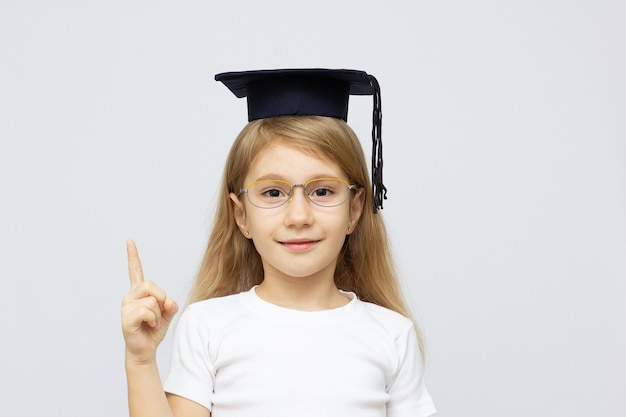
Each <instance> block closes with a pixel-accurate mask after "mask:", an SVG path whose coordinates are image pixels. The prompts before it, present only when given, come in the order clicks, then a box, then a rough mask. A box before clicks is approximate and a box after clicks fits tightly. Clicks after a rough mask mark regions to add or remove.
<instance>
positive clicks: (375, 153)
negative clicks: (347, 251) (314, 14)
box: [215, 69, 387, 212]
mask: <svg viewBox="0 0 626 417" xmlns="http://www.w3.org/2000/svg"><path fill="white" fill-rule="evenodd" d="M215 80H216V81H221V82H222V83H224V85H226V87H228V88H229V89H230V91H232V92H233V94H235V96H237V97H239V98H242V97H247V98H248V121H252V120H256V119H264V118H267V117H274V116H285V115H298V116H328V117H335V118H338V119H343V120H344V121H347V119H348V99H349V97H350V95H373V96H374V111H373V127H372V141H373V150H372V192H373V200H374V212H376V211H377V210H378V209H382V208H383V204H382V200H383V199H386V198H387V196H386V194H387V189H386V188H385V186H384V185H383V183H382V168H383V159H382V141H381V127H382V113H381V101H380V87H379V85H378V82H377V81H376V78H374V77H373V76H371V75H369V74H367V73H366V72H363V71H356V70H346V69H280V70H259V71H243V72H225V73H221V74H217V75H216V76H215Z"/></svg>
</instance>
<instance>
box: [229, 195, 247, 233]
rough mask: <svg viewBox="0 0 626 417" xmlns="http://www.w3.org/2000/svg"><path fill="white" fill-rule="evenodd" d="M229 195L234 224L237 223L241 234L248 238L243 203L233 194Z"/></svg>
mask: <svg viewBox="0 0 626 417" xmlns="http://www.w3.org/2000/svg"><path fill="white" fill-rule="evenodd" d="M229 195H230V199H231V201H232V204H233V213H234V215H235V222H236V223H237V226H239V230H240V231H241V233H242V234H243V235H244V236H245V237H246V238H247V237H249V232H248V228H247V226H246V209H245V207H244V206H243V201H241V200H240V199H239V197H238V196H237V195H236V194H235V193H230V194H229ZM246 233H247V234H246Z"/></svg>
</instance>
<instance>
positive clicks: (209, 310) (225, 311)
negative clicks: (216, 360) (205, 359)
mask: <svg viewBox="0 0 626 417" xmlns="http://www.w3.org/2000/svg"><path fill="white" fill-rule="evenodd" d="M245 294H246V293H240V294H233V295H227V296H224V297H216V298H209V299H207V300H202V301H197V302H195V303H192V304H190V305H188V306H187V307H186V308H185V310H184V311H183V313H182V314H181V316H180V318H179V319H178V323H177V325H176V329H177V331H178V332H193V333H203V334H206V333H215V332H216V331H217V332H219V331H220V329H223V328H224V327H226V326H228V325H229V324H230V323H232V322H234V321H236V320H238V319H239V318H241V316H243V315H245V314H247V312H248V309H247V308H246V307H245V304H244V301H243V300H244V297H245Z"/></svg>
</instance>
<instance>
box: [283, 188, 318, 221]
mask: <svg viewBox="0 0 626 417" xmlns="http://www.w3.org/2000/svg"><path fill="white" fill-rule="evenodd" d="M311 204H312V203H311V200H309V197H308V196H307V195H306V192H305V190H304V185H303V184H294V185H293V188H292V191H291V196H290V197H289V201H287V204H286V206H287V207H286V209H287V210H286V214H285V225H286V226H292V227H302V226H308V225H311V224H312V223H313V215H312V212H311Z"/></svg>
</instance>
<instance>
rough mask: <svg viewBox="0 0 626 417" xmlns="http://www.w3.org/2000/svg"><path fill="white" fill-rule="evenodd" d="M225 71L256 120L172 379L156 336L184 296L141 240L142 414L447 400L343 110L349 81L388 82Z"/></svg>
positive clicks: (234, 152) (330, 409)
mask: <svg viewBox="0 0 626 417" xmlns="http://www.w3.org/2000/svg"><path fill="white" fill-rule="evenodd" d="M216 78H217V79H219V80H221V81H223V82H224V83H225V84H226V85H227V86H228V87H229V88H230V89H231V90H232V91H233V92H234V93H235V94H236V95H238V96H247V97H248V109H249V119H250V120H251V121H250V123H249V124H248V125H247V126H246V127H245V128H244V129H243V131H242V132H241V133H240V134H239V136H238V137H237V139H236V141H235V143H234V144H233V146H232V148H231V151H230V153H229V155H228V158H227V161H226V166H225V169H224V175H223V183H222V186H221V196H220V201H219V206H218V210H217V214H216V218H215V222H214V227H213V230H212V233H211V236H210V238H209V243H208V247H207V250H206V252H205V255H204V259H203V261H202V264H201V267H200V271H199V273H198V276H197V278H196V282H195V285H194V287H193V290H192V293H191V297H190V305H189V306H188V307H187V308H186V309H185V311H184V313H183V314H182V316H181V317H180V319H179V322H178V324H177V329H176V334H175V341H174V349H173V358H172V366H171V371H170V375H169V376H168V378H167V381H166V383H165V384H164V385H162V384H161V380H160V377H159V373H158V369H157V365H156V360H155V357H156V349H157V346H158V344H159V343H160V342H161V341H162V340H163V338H164V337H165V334H166V331H167V328H168V326H169V324H170V323H171V321H172V318H173V317H174V315H175V314H176V311H177V305H176V303H175V302H174V301H173V300H172V299H170V298H168V297H167V296H166V294H165V292H163V290H162V289H160V288H159V287H158V286H156V285H155V284H154V283H152V282H150V281H144V279H143V273H142V269H141V263H140V261H139V257H138V254H137V250H136V247H135V245H134V243H133V242H132V241H129V242H128V263H129V273H130V280H131V291H130V292H129V294H128V295H127V296H126V297H125V298H124V301H123V309H122V326H123V332H124V337H125V341H126V371H127V379H128V395H129V407H130V415H131V416H132V417H140V416H150V417H157V416H177V417H180V416H185V417H206V416H211V415H213V417H223V416H246V417H254V416H267V417H270V416H271V417H281V416H288V417H295V416H317V417H320V416H338V417H339V416H341V417H348V416H358V417H370V416H371V417H374V416H376V417H383V416H388V417H389V416H392V417H403V416H407V417H408V416H411V417H414V416H417V417H426V416H429V415H432V414H434V412H435V409H434V406H433V404H432V401H431V399H430V396H429V395H428V392H427V391H426V388H425V386H424V382H423V378H422V364H423V357H422V351H423V346H422V342H421V337H420V336H419V331H418V328H417V326H416V325H415V324H414V323H413V321H412V320H411V319H410V318H409V317H410V315H409V313H408V309H407V308H406V306H405V303H404V301H403V299H402V296H401V293H400V289H399V284H398V280H397V278H396V275H395V272H394V268H393V262H392V259H391V254H390V250H389V245H388V242H387V236H386V232H385V228H384V224H383V221H382V219H381V217H380V215H379V214H376V210H377V208H379V207H380V204H379V203H377V202H375V201H373V198H374V199H375V197H376V193H374V196H373V195H372V194H370V192H369V191H368V190H369V187H370V184H369V179H368V172H367V165H366V162H365V157H364V154H363V151H362V148H361V146H360V143H359V141H358V139H357V137H356V135H355V134H354V132H353V131H352V130H351V129H350V127H348V125H347V124H346V123H345V121H344V120H345V119H346V112H347V97H348V95H349V94H350V93H352V94H374V95H375V97H376V95H377V85H376V84H375V83H373V81H372V78H370V76H368V75H367V74H365V73H362V72H357V71H343V70H342V71H331V70H314V71H311V70H288V71H256V72H245V73H228V74H221V75H219V76H218V77H216ZM359 88H360V89H361V90H359ZM242 89H243V90H242ZM337 90H340V91H343V92H341V93H340V94H337ZM339 96H341V97H339ZM344 96H345V97H344ZM338 97H339V99H338ZM268 100H269V101H268ZM344 101H345V105H344V104H342V103H343V102H344ZM294 102H295V103H296V104H293V103H294ZM277 103H278V104H277ZM294 106H295V107H294ZM376 107H378V109H379V104H378V105H375V110H376ZM342 119H343V120H342ZM375 130H376V129H375ZM374 177H375V181H376V180H377V178H378V179H380V177H381V176H380V175H376V174H374ZM381 187H382V184H381V183H379V184H378V189H379V190H380V189H381ZM374 190H375V191H376V188H375V189H374ZM372 206H374V210H371V209H368V207H370V208H371V207H372Z"/></svg>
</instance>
